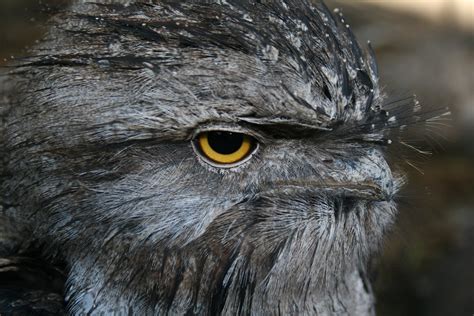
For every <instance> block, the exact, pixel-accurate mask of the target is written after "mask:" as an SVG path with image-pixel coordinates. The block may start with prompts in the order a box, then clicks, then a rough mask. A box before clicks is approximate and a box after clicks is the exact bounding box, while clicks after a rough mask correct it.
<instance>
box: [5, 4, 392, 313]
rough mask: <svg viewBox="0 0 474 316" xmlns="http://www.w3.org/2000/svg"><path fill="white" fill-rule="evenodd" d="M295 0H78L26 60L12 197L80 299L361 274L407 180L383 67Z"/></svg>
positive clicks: (295, 305)
mask: <svg viewBox="0 0 474 316" xmlns="http://www.w3.org/2000/svg"><path fill="white" fill-rule="evenodd" d="M287 2H292V1H287ZM232 3H233V2H232ZM285 5H286V4H285V2H274V3H273V2H272V3H270V4H251V3H248V4H238V2H236V3H235V4H233V5H231V4H227V5H217V4H214V5H198V4H187V5H186V4H183V5H180V4H173V3H168V4H162V3H161V4H160V3H158V4H155V5H145V4H140V5H138V4H137V5H131V6H122V5H116V6H111V7H109V6H104V5H76V6H74V7H73V8H72V12H74V14H66V15H65V16H63V17H62V19H63V20H62V21H64V19H66V21H67V23H62V24H61V23H58V24H57V25H56V26H53V29H52V31H51V34H50V35H49V37H48V38H47V40H45V42H44V43H43V44H41V45H40V46H39V47H38V48H37V52H40V51H42V50H43V51H44V50H46V51H47V57H44V56H39V57H36V58H33V59H32V61H31V64H29V65H26V66H24V67H23V68H20V70H19V73H21V74H22V76H23V78H26V80H24V79H23V81H21V80H20V82H21V85H22V87H23V88H24V89H25V91H26V92H25V93H24V94H23V95H22V96H20V97H18V96H17V97H15V99H16V100H18V101H17V102H18V103H19V104H21V106H19V107H17V108H15V109H14V110H13V111H12V114H11V117H12V118H13V119H11V121H10V123H9V126H8V135H7V137H6V139H8V141H7V143H8V144H7V147H8V148H9V152H11V153H12V155H11V157H10V158H9V159H10V162H9V164H10V168H11V169H12V170H13V171H14V172H15V173H16V175H17V176H16V178H15V179H16V180H12V181H16V183H17V184H16V187H15V188H16V191H15V193H11V195H12V196H17V199H23V202H22V204H23V205H24V206H23V208H24V210H23V212H24V213H25V214H27V216H26V217H28V218H29V221H30V222H29V224H30V225H32V226H33V227H34V230H35V237H36V238H37V239H40V240H42V241H44V242H47V243H49V244H50V245H52V246H51V248H56V249H59V250H58V252H59V254H60V255H61V256H62V257H63V258H65V260H66V262H67V263H68V266H69V269H70V272H69V288H68V293H69V295H70V296H69V297H68V300H69V302H70V306H71V308H72V311H76V312H81V311H89V310H95V311H107V310H110V309H111V308H112V309H114V308H116V309H117V310H118V309H120V308H124V309H127V308H129V307H130V306H132V307H134V308H138V309H139V310H142V311H149V312H153V311H154V312H157V311H162V312H164V311H174V312H185V311H188V310H190V309H194V311H195V312H201V313H205V312H209V313H211V312H216V311H220V312H235V311H237V310H239V311H240V312H246V311H250V310H253V311H260V312H264V311H276V310H277V309H278V310H280V311H282V312H285V311H286V312H291V311H293V312H295V311H296V312H297V311H309V310H312V309H314V308H325V306H329V305H330V304H333V305H334V304H336V305H337V304H339V303H334V301H333V300H331V298H330V296H331V293H333V290H334V289H336V288H339V290H338V291H339V292H338V293H349V294H347V295H343V294H341V296H344V297H349V298H341V299H340V301H341V302H340V303H341V304H342V305H341V306H344V304H346V305H348V304H349V301H348V300H354V297H355V296H354V295H356V294H354V293H359V292H360V291H361V290H360V288H357V289H356V288H355V287H354V288H352V285H347V284H346V283H347V282H348V281H347V280H349V279H351V280H352V279H354V280H358V282H359V283H360V284H362V283H361V282H362V281H361V280H364V279H365V272H364V271H365V270H364V269H365V265H366V260H367V258H368V257H369V256H370V255H371V254H372V253H373V251H374V250H376V249H377V247H378V245H379V242H380V241H381V238H382V235H383V233H384V231H385V230H386V228H387V227H388V225H389V224H390V223H391V222H392V220H393V216H394V213H395V208H394V203H393V195H394V194H395V192H396V190H397V188H396V187H397V184H396V181H395V180H394V178H393V176H392V173H391V170H390V167H389V165H388V164H387V162H386V160H385V157H384V153H383V146H381V144H382V143H383V130H382V129H381V128H380V127H381V124H382V125H383V122H384V117H385V114H384V113H382V112H381V111H380V104H381V103H380V102H381V98H380V94H379V91H378V87H377V77H376V70H375V69H374V64H373V60H372V58H371V57H365V55H362V53H361V52H360V48H359V47H358V46H357V44H356V43H355V42H353V38H352V37H351V36H352V35H351V33H349V31H348V30H347V29H345V27H341V26H340V25H339V23H340V22H338V21H335V20H333V19H332V18H331V16H330V13H329V12H327V11H326V10H325V7H324V6H323V5H321V4H318V5H317V7H311V6H309V5H307V4H306V3H305V2H299V1H298V2H294V3H293V2H292V5H293V6H290V8H288V7H285ZM281 15H283V16H284V17H285V18H282V17H281ZM60 21H61V20H60ZM58 25H59V26H58ZM85 31H87V32H85ZM91 34H95V35H94V36H92V35H91ZM38 55H39V54H38ZM23 69H26V70H28V72H27V73H26V74H25V73H24V72H22V70H23ZM25 161H28V162H29V164H28V165H25V163H22V162H25ZM32 170H33V171H34V172H32ZM33 183H35V184H34V185H33ZM32 218H33V219H34V220H33V221H31V219H32ZM359 283H357V282H356V283H351V284H357V286H358V287H360V284H359ZM343 284H346V285H343ZM354 286H356V285H354ZM357 295H361V296H362V297H363V299H362V300H365V301H366V303H367V302H368V303H367V304H368V305H367V306H369V305H370V304H369V303H371V302H372V301H371V298H370V297H371V296H370V291H369V290H366V291H365V292H364V293H362V294H360V293H359V294H357ZM365 301H364V302H365ZM336 305H334V306H336ZM337 306H339V305H337Z"/></svg>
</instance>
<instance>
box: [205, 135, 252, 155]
mask: <svg viewBox="0 0 474 316" xmlns="http://www.w3.org/2000/svg"><path fill="white" fill-rule="evenodd" d="M207 140H208V142H209V146H211V148H212V149H214V151H216V152H218V153H219V154H222V155H229V154H232V153H234V152H236V151H237V150H238V149H239V148H240V146H242V142H243V140H244V135H243V134H240V133H231V132H208V133H207Z"/></svg>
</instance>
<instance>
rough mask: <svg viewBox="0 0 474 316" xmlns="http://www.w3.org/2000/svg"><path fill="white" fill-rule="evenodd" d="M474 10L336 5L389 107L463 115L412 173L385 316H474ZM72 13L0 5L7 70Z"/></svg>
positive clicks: (378, 274) (29, 4) (386, 261)
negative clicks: (370, 59) (372, 55)
mask: <svg viewBox="0 0 474 316" xmlns="http://www.w3.org/2000/svg"><path fill="white" fill-rule="evenodd" d="M461 1H462V0H461ZM464 1H465V0H464ZM473 2H474V1H472V0H467V1H465V3H466V4H467V6H466V7H465V8H463V10H464V11H463V12H464V13H466V12H465V10H468V11H467V15H466V14H465V16H467V20H466V21H467V24H466V23H465V21H464V20H463V21H464V23H463V24H461V23H459V22H460V19H458V18H456V17H455V16H453V15H452V12H454V11H453V10H449V3H448V7H447V9H446V10H445V9H443V10H441V11H440V12H439V14H438V16H437V17H433V16H430V17H427V16H423V15H422V14H419V12H420V11H415V10H414V11H410V9H408V10H402V11H400V10H394V9H393V8H390V6H388V7H384V5H383V4H384V0H380V1H378V2H376V1H372V2H370V1H336V0H333V1H327V3H328V5H329V6H330V7H332V8H334V7H336V6H337V7H339V8H341V9H342V11H343V12H344V15H345V16H346V20H347V21H348V22H349V23H350V24H351V27H352V29H353V30H354V32H355V33H356V35H357V37H358V38H359V40H360V41H362V42H364V41H366V40H370V41H371V42H372V45H373V46H374V49H375V51H376V54H377V57H378V61H379V66H380V70H381V83H382V85H383V86H384V87H385V91H386V93H387V94H388V96H389V98H391V99H396V98H398V97H405V96H408V95H410V94H413V93H416V95H417V96H418V99H419V100H420V102H421V103H422V104H427V105H434V106H450V107H451V110H452V112H453V123H452V127H451V128H445V127H441V128H440V129H438V130H437V131H436V133H438V134H441V135H438V136H437V138H436V139H437V140H436V139H435V140H433V141H432V142H433V145H434V148H435V154H434V155H433V156H432V157H429V159H423V160H420V161H417V162H416V164H417V166H419V167H420V168H421V169H422V172H419V171H417V170H415V169H414V168H411V167H409V166H408V165H404V166H403V167H404V169H405V170H406V172H407V174H408V178H409V183H408V185H407V186H405V188H404V189H403V191H402V192H401V194H400V216H399V219H398V223H397V226H396V228H395V229H394V232H393V233H392V234H391V236H390V237H389V238H388V240H387V243H386V246H385V249H384V254H383V256H382V258H381V259H379V260H378V266H377V269H376V271H375V279H374V287H375V290H376V294H377V310H378V314H379V315H389V316H390V315H419V316H424V315H426V316H428V315H429V316H436V315H473V314H474V136H473V135H474V29H473V24H472V23H470V22H472V20H471V21H469V16H471V18H472V19H474V12H473V11H472V10H473V5H472V4H473ZM64 3H66V1H65V0H43V1H38V0H0V65H6V64H8V61H9V60H10V59H11V58H12V57H13V58H15V56H22V55H25V54H27V48H28V47H29V46H31V45H34V43H35V41H36V40H39V39H40V38H41V34H42V33H43V32H44V28H43V25H44V21H45V19H47V18H48V16H49V15H50V14H51V12H54V11H55V10H57V9H58V8H61V7H62V6H63V5H64ZM407 3H408V2H407ZM433 3H434V2H432V1H429V0H427V1H422V0H420V1H418V5H421V6H422V5H426V6H427V7H429V6H431V5H432V4H433ZM453 3H454V2H453ZM469 11H470V12H471V14H469ZM421 12H423V11H421ZM450 12H451V15H450ZM465 19H466V18H465ZM442 138H447V140H444V141H443V140H442ZM438 140H440V144H436V143H437V142H438Z"/></svg>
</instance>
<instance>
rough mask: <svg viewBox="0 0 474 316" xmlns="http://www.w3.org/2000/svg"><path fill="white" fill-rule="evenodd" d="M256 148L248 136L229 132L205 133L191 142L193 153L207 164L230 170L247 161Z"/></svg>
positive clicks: (255, 142) (253, 140) (256, 144)
mask: <svg viewBox="0 0 474 316" xmlns="http://www.w3.org/2000/svg"><path fill="white" fill-rule="evenodd" d="M257 147H258V143H257V141H256V140H255V139H254V138H253V137H252V136H249V135H246V134H243V133H237V132H231V131H224V130H215V131H206V132H203V133H200V134H198V135H197V137H196V139H195V140H194V141H193V148H194V150H195V152H196V153H197V154H198V155H199V156H200V157H201V158H202V159H204V160H205V161H206V162H207V163H208V164H211V165H213V166H215V167H219V168H230V167H234V166H236V165H240V164H242V163H244V162H245V161H247V160H248V159H249V158H250V157H251V155H252V154H253V153H254V152H255V150H256V149H257Z"/></svg>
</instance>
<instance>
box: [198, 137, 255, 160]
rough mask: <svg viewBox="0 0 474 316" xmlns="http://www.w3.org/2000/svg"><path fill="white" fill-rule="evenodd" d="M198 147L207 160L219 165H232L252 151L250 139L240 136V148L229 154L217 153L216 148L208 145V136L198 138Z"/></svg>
mask: <svg viewBox="0 0 474 316" xmlns="http://www.w3.org/2000/svg"><path fill="white" fill-rule="evenodd" d="M198 142H199V147H200V148H201V151H202V153H203V154H204V156H205V157H206V158H208V159H210V160H211V161H213V162H216V163H219V164H232V163H235V162H238V161H240V160H242V159H244V158H245V157H246V156H247V155H248V154H249V153H250V151H251V150H252V139H251V138H250V137H249V136H247V135H243V134H242V139H241V141H240V147H238V148H236V149H235V151H233V152H231V153H222V152H218V150H219V149H218V148H213V146H211V144H210V143H209V134H208V133H202V134H200V135H199V138H198Z"/></svg>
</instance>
